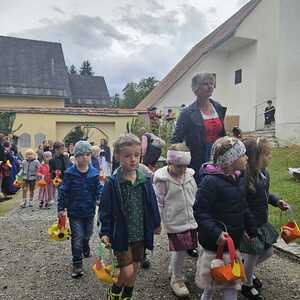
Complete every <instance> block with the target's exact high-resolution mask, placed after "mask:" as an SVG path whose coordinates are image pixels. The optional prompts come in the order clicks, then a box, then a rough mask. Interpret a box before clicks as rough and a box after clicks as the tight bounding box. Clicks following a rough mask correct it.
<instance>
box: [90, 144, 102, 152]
mask: <svg viewBox="0 0 300 300" xmlns="http://www.w3.org/2000/svg"><path fill="white" fill-rule="evenodd" d="M100 151H101V149H100V147H99V146H96V145H95V146H92V154H97V153H100Z"/></svg>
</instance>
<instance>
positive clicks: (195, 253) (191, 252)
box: [186, 249, 198, 257]
mask: <svg viewBox="0 0 300 300" xmlns="http://www.w3.org/2000/svg"><path fill="white" fill-rule="evenodd" d="M186 252H187V254H188V255H189V256H190V257H198V251H197V249H189V250H187V251H186Z"/></svg>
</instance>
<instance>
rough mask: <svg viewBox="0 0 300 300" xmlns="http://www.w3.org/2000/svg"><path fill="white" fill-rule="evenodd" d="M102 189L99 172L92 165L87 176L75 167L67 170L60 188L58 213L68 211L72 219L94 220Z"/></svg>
mask: <svg viewBox="0 0 300 300" xmlns="http://www.w3.org/2000/svg"><path fill="white" fill-rule="evenodd" d="M102 189H103V187H102V186H101V184H100V181H99V172H98V171H97V170H96V169H95V168H94V167H93V166H92V165H91V164H90V166H89V169H88V172H87V174H86V175H83V174H82V173H80V172H79V171H78V170H77V168H76V166H75V165H73V166H71V167H70V168H68V169H67V170H66V172H65V176H64V179H63V182H62V185H61V186H60V188H59V194H58V211H62V210H64V209H67V212H68V217H71V218H92V217H94V216H95V209H96V201H98V200H99V199H100V196H101V192H102Z"/></svg>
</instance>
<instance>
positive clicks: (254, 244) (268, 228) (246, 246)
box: [239, 223, 279, 255]
mask: <svg viewBox="0 0 300 300" xmlns="http://www.w3.org/2000/svg"><path fill="white" fill-rule="evenodd" d="M278 236H279V235H278V233H277V231H276V229H275V228H274V227H273V225H271V224H270V223H265V224H263V225H262V226H261V227H259V228H258V229H257V237H256V238H255V239H254V241H251V242H250V241H248V240H247V239H246V238H243V239H242V241H241V244H240V248H239V250H240V251H241V252H242V253H247V254H252V255H260V254H262V253H263V252H264V251H265V250H266V249H268V248H270V247H271V246H272V245H273V244H275V243H276V241H277V239H278Z"/></svg>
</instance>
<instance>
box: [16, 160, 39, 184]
mask: <svg viewBox="0 0 300 300" xmlns="http://www.w3.org/2000/svg"><path fill="white" fill-rule="evenodd" d="M39 166H40V163H39V161H38V160H37V159H34V160H27V159H24V160H23V162H22V167H21V170H20V172H19V175H20V176H21V177H22V178H23V180H36V178H37V171H38V167H39Z"/></svg>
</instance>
